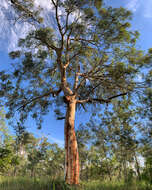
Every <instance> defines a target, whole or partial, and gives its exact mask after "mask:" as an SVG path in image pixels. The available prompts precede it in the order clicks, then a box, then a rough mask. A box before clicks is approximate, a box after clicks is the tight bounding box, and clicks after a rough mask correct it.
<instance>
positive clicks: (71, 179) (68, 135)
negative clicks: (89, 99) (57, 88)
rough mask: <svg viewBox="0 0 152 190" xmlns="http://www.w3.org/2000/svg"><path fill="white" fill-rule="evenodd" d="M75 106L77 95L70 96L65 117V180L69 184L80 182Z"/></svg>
mask: <svg viewBox="0 0 152 190" xmlns="http://www.w3.org/2000/svg"><path fill="white" fill-rule="evenodd" d="M75 108H76V100H75V97H70V100H69V102H68V103H67V113H66V119H65V151H66V156H65V180H66V182H67V183H68V184H79V154H78V146H77V139H76V134H75V128H74V121H75Z"/></svg>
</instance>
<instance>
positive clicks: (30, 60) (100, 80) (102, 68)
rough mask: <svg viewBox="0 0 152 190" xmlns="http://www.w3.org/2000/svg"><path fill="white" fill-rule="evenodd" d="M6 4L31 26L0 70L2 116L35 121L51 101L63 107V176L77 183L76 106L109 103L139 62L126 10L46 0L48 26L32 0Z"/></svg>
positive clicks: (126, 86)
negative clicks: (7, 69) (8, 67)
mask: <svg viewBox="0 0 152 190" xmlns="http://www.w3.org/2000/svg"><path fill="white" fill-rule="evenodd" d="M10 2H11V4H12V6H13V7H14V9H15V10H16V13H17V14H18V15H19V19H23V20H24V21H27V22H30V23H32V24H34V25H35V30H33V31H31V32H30V33H29V34H28V35H27V36H26V38H25V39H20V40H19V47H20V48H19V50H18V51H14V52H11V53H10V57H11V58H13V59H15V58H19V59H18V62H16V63H15V64H14V70H12V72H11V73H9V74H6V73H4V72H1V91H0V94H1V96H2V97H5V99H6V105H7V106H8V108H9V113H8V114H7V116H8V118H9V117H12V116H13V114H14V110H15V109H18V110H19V111H20V116H21V118H20V119H21V121H25V119H26V118H27V116H29V115H31V116H32V117H33V118H34V119H36V120H37V124H38V125H40V123H41V122H42V116H43V115H45V114H47V113H48V111H49V109H50V107H51V106H52V104H55V105H56V106H63V105H65V106H64V108H65V109H63V108H62V110H63V113H64V111H65V112H66V113H65V150H66V161H65V174H66V175H65V179H66V182H67V183H69V184H78V183H79V155H78V147H77V140H76V135H75V128H74V121H75V111H76V108H77V107H79V108H80V107H81V106H82V107H83V108H84V106H85V105H87V104H91V105H97V104H103V103H109V102H110V101H111V100H112V99H113V98H116V97H120V96H124V95H127V94H128V93H129V92H131V91H132V90H133V88H134V86H135V83H134V78H135V76H136V74H137V73H138V71H139V70H138V69H139V68H140V67H141V65H142V64H143V63H144V60H145V56H144V55H143V53H142V51H139V50H136V48H135V43H136V39H137V38H138V35H139V34H138V32H132V31H131V30H129V28H130V26H131V25H130V23H129V22H128V20H129V19H130V18H131V13H130V12H129V11H127V10H125V9H124V8H122V7H121V8H112V7H106V6H105V5H104V3H103V2H102V1H101V0H88V1H85V0H77V1H75V0H65V1H62V0H50V1H48V7H49V6H50V7H52V10H51V9H50V13H51V14H49V16H50V15H51V18H52V21H53V23H54V25H53V26H49V25H48V26H46V23H47V22H45V17H44V18H42V15H43V14H40V13H41V9H40V7H38V6H36V5H35V1H34V0H10ZM43 23H44V24H43ZM14 77H15V79H14ZM56 112H57V110H56ZM59 113H60V112H59ZM62 118H64V115H63V117H62Z"/></svg>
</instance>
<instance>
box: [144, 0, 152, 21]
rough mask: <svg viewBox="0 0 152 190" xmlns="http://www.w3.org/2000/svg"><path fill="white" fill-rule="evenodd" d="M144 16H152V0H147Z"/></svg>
mask: <svg viewBox="0 0 152 190" xmlns="http://www.w3.org/2000/svg"><path fill="white" fill-rule="evenodd" d="M144 17H145V18H152V0H146V3H145V4H144Z"/></svg>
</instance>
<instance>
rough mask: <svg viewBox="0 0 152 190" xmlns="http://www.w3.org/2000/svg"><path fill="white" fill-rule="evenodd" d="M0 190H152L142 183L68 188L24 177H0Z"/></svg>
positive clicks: (58, 182) (57, 182)
mask: <svg viewBox="0 0 152 190" xmlns="http://www.w3.org/2000/svg"><path fill="white" fill-rule="evenodd" d="M0 190H152V188H150V187H147V186H146V185H145V184H144V183H142V182H140V183H134V182H133V183H131V184H123V183H122V182H101V181H98V180H97V181H90V182H82V183H81V184H80V185H79V186H78V187H70V186H68V185H66V184H65V183H64V182H63V181H62V180H50V179H46V178H41V179H32V178H26V177H24V178H23V177H16V178H11V177H7V178H6V177H5V178H4V177H0Z"/></svg>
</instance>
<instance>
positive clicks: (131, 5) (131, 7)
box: [126, 0, 139, 12]
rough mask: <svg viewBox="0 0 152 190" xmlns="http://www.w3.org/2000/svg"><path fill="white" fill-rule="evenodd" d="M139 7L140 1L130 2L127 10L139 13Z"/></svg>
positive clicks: (131, 0)
mask: <svg viewBox="0 0 152 190" xmlns="http://www.w3.org/2000/svg"><path fill="white" fill-rule="evenodd" d="M138 7H139V0H129V2H128V3H127V5H126V8H127V9H129V10H131V11H132V12H135V11H137V9H138Z"/></svg>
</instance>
